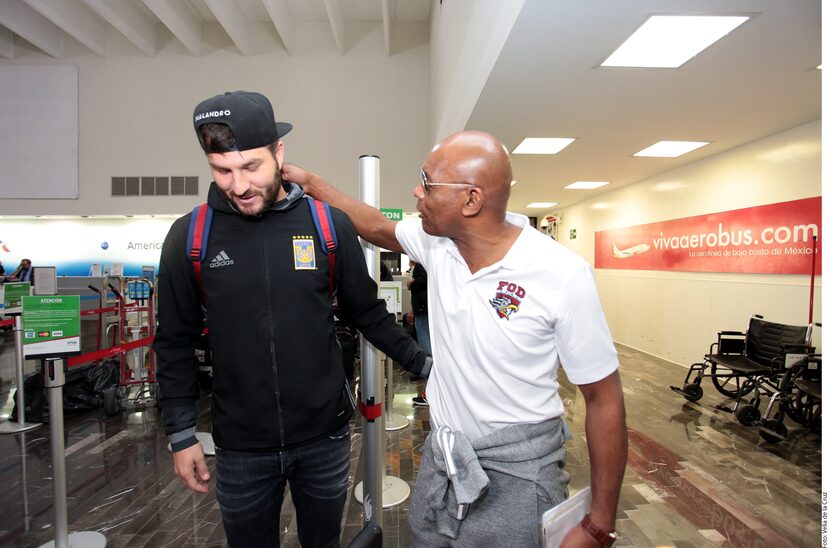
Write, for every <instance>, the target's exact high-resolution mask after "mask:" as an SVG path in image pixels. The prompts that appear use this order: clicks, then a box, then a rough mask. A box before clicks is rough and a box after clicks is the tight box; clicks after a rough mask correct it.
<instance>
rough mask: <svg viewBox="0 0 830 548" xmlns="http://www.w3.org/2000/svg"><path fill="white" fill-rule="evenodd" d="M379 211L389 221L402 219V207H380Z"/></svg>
mask: <svg viewBox="0 0 830 548" xmlns="http://www.w3.org/2000/svg"><path fill="white" fill-rule="evenodd" d="M380 212H381V213H383V214H384V215H386V218H387V219H389V220H390V221H402V220H403V209H388V208H383V207H382V208H380Z"/></svg>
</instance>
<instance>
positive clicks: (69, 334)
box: [23, 295, 81, 358]
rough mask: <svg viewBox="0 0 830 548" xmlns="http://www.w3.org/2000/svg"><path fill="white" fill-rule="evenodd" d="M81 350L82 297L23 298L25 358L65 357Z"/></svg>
mask: <svg viewBox="0 0 830 548" xmlns="http://www.w3.org/2000/svg"><path fill="white" fill-rule="evenodd" d="M80 351H81V298H80V297H79V296H77V295H50V296H36V297H28V296H26V297H23V355H24V356H25V357H27V358H33V357H36V356H65V355H67V354H77V353H79V352H80Z"/></svg>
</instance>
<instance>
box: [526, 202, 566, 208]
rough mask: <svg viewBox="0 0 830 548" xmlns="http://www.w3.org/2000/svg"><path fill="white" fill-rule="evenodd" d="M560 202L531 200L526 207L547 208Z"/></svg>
mask: <svg viewBox="0 0 830 548" xmlns="http://www.w3.org/2000/svg"><path fill="white" fill-rule="evenodd" d="M557 204H559V202H530V203H529V204H527V205H526V206H525V207H532V208H536V209H541V208H546V207H553V206H555V205H557Z"/></svg>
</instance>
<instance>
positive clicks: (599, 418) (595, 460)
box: [585, 373, 628, 531]
mask: <svg viewBox="0 0 830 548" xmlns="http://www.w3.org/2000/svg"><path fill="white" fill-rule="evenodd" d="M613 376H614V377H615V378H614V379H605V380H603V381H600V382H606V381H608V382H609V385H610V386H608V387H606V388H604V389H602V390H600V391H598V392H597V393H596V394H593V395H591V396H590V397H589V396H588V395H586V416H585V434H586V436H587V440H588V454H589V457H590V460H591V493H592V503H591V521H593V522H594V523H595V524H596V525H597V526H598V527H601V528H603V529H604V530H606V531H608V530H611V529H613V528H614V521H615V519H616V513H617V502H618V500H619V497H620V487H621V485H622V480H623V475H624V474H625V463H626V460H627V456H628V434H627V432H626V429H625V406H624V403H623V397H622V390H621V389H619V377H618V375H617V373H614V374H613Z"/></svg>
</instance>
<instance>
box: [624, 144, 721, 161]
mask: <svg viewBox="0 0 830 548" xmlns="http://www.w3.org/2000/svg"><path fill="white" fill-rule="evenodd" d="M708 144H709V142H708V141H658V142H656V143H654V144H653V145H651V146H650V147H646V148H644V149H643V150H641V151H640V152H638V153H636V154H634V156H648V157H653V158H677V157H678V156H682V155H684V154H686V153H687V152H691V151H693V150H695V149H698V148H700V147H702V146H703V145H708Z"/></svg>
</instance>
